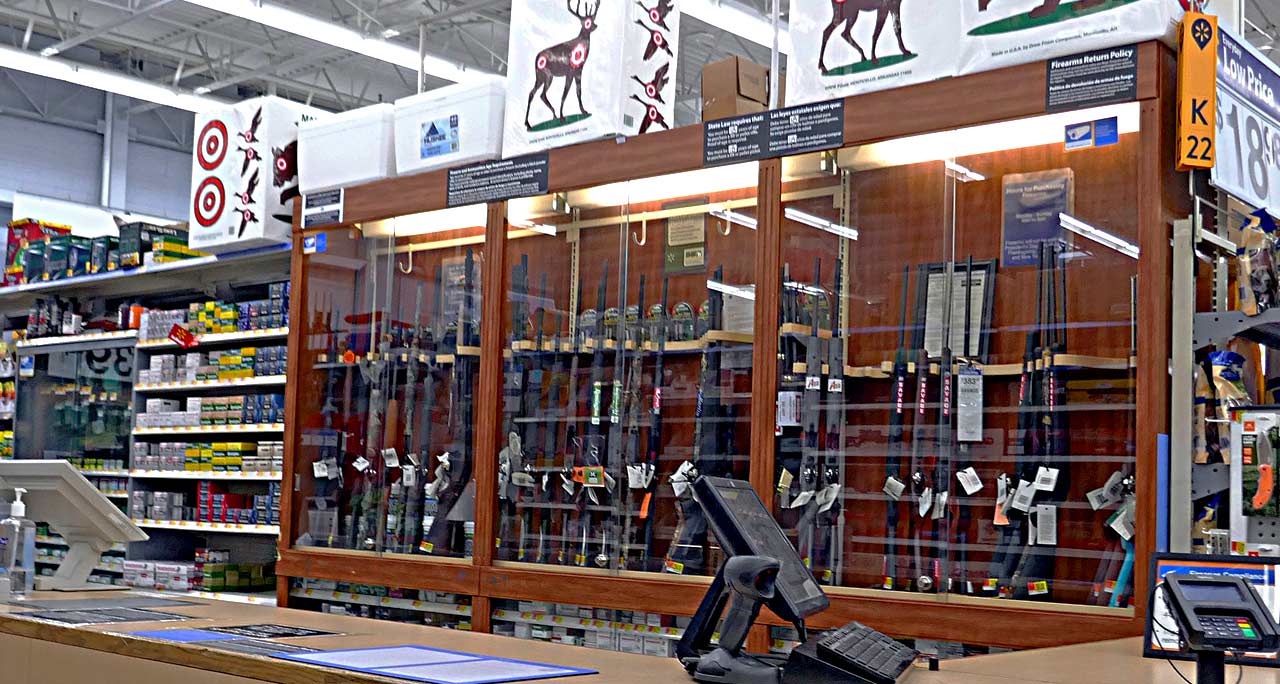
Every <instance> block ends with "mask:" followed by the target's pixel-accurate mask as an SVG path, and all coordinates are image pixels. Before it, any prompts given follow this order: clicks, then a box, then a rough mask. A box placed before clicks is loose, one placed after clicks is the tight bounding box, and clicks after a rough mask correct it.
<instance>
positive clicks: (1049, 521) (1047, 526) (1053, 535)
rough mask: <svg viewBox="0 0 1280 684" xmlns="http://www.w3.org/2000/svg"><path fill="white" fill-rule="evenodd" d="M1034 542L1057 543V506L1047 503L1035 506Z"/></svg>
mask: <svg viewBox="0 0 1280 684" xmlns="http://www.w3.org/2000/svg"><path fill="white" fill-rule="evenodd" d="M1036 532H1037V535H1036V543H1037V544H1041V545H1043V546H1057V545H1058V507H1057V506H1051V505H1049V504H1040V505H1038V506H1036Z"/></svg>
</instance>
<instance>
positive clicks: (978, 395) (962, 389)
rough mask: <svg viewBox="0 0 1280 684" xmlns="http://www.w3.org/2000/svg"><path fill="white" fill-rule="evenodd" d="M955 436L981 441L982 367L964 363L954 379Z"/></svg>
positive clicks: (970, 440)
mask: <svg viewBox="0 0 1280 684" xmlns="http://www.w3.org/2000/svg"><path fill="white" fill-rule="evenodd" d="M956 438H957V439H958V440H960V441H961V442H981V441H982V369H980V368H978V367H977V366H970V365H964V366H961V367H960V373H959V374H958V375H957V380H956Z"/></svg>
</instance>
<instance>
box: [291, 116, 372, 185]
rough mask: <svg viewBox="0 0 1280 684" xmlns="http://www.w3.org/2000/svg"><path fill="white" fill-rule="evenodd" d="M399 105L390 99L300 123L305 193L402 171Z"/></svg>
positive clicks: (300, 177)
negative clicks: (397, 143) (397, 128)
mask: <svg viewBox="0 0 1280 684" xmlns="http://www.w3.org/2000/svg"><path fill="white" fill-rule="evenodd" d="M394 122H395V107H393V106H392V105H391V103H389V102H384V103H382V104H376V105H370V106H368V107H361V108H360V109H353V110H351V111H349V112H343V113H341V114H334V115H332V116H328V117H325V118H323V119H319V120H317V121H304V122H303V123H302V124H301V125H300V126H299V127H298V182H299V184H300V185H301V190H302V193H303V194H307V193H312V192H320V191H322V190H332V189H334V188H342V187H348V186H352V185H359V184H361V183H368V182H370V181H376V180H381V179H383V178H389V177H393V176H395V175H396V160H395V151H394V149H395V144H394V137H393V136H394V131H395V126H394Z"/></svg>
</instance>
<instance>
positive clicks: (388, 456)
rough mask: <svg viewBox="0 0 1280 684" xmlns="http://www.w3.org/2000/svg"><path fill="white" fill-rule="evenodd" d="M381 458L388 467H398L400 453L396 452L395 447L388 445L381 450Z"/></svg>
mask: <svg viewBox="0 0 1280 684" xmlns="http://www.w3.org/2000/svg"><path fill="white" fill-rule="evenodd" d="M382 460H383V462H384V463H386V464H387V467H388V468H399V467H400V455H399V454H397V453H396V449H395V447H389V448H386V449H383V450H382Z"/></svg>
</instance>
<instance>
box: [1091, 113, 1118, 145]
mask: <svg viewBox="0 0 1280 684" xmlns="http://www.w3.org/2000/svg"><path fill="white" fill-rule="evenodd" d="M1119 142H1120V122H1119V120H1118V119H1116V117H1114V116H1113V117H1111V118H1109V119H1098V120H1097V121H1094V122H1093V146H1094V147H1106V146H1107V145H1115V144H1117V143H1119Z"/></svg>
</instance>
